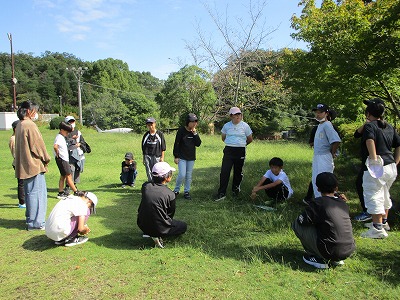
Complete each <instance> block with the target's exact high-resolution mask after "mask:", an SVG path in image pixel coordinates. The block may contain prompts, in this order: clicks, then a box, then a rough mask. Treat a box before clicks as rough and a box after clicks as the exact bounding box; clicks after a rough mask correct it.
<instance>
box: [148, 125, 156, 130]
mask: <svg viewBox="0 0 400 300" xmlns="http://www.w3.org/2000/svg"><path fill="white" fill-rule="evenodd" d="M146 126H147V129H148V130H150V131H154V130H155V129H156V123H146Z"/></svg>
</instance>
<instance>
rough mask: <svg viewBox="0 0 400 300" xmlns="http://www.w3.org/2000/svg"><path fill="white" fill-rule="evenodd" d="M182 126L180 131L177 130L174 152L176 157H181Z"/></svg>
mask: <svg viewBox="0 0 400 300" xmlns="http://www.w3.org/2000/svg"><path fill="white" fill-rule="evenodd" d="M181 128H182V127H180V128H179V129H178V131H177V132H176V136H175V142H174V150H173V154H174V158H179V156H180V155H179V144H180V142H181V140H182V130H181Z"/></svg>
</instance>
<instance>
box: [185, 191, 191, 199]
mask: <svg viewBox="0 0 400 300" xmlns="http://www.w3.org/2000/svg"><path fill="white" fill-rule="evenodd" d="M183 198H185V199H186V200H192V197H190V194H189V192H185V193H184V194H183Z"/></svg>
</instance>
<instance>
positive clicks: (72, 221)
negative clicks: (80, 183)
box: [45, 191, 98, 247]
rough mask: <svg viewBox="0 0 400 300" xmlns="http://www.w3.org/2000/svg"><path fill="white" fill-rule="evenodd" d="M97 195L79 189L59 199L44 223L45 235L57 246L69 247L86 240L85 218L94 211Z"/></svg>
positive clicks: (88, 230) (86, 227) (87, 231)
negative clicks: (75, 192)
mask: <svg viewBox="0 0 400 300" xmlns="http://www.w3.org/2000/svg"><path fill="white" fill-rule="evenodd" d="M97 202H98V199H97V196H96V195H95V194H93V193H91V192H85V191H80V192H78V193H77V195H70V196H68V197H67V198H64V199H61V200H60V201H59V202H58V203H57V204H56V205H55V206H54V208H53V210H52V211H51V213H50V215H49V217H48V219H47V221H46V225H45V230H46V235H47V237H48V238H49V239H52V240H53V241H54V242H55V244H56V245H58V246H62V245H64V246H66V247H71V246H75V245H79V244H83V243H85V242H87V240H88V237H86V236H85V235H87V234H88V233H89V232H90V229H89V227H88V225H87V224H86V223H87V220H88V218H89V216H90V215H91V214H93V213H95V207H96V206H97Z"/></svg>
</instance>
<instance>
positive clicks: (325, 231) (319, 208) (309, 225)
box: [292, 172, 356, 269]
mask: <svg viewBox="0 0 400 300" xmlns="http://www.w3.org/2000/svg"><path fill="white" fill-rule="evenodd" d="M316 184H317V187H318V190H319V191H320V192H321V194H322V196H321V197H318V198H315V200H314V201H310V202H309V203H308V205H307V207H306V209H305V211H304V212H303V213H302V214H301V215H299V216H298V217H297V219H296V220H295V221H294V222H293V224H292V228H293V231H294V233H295V234H296V236H297V237H298V238H299V239H300V242H301V244H302V245H303V247H304V250H305V252H306V253H305V254H304V256H303V260H304V262H305V263H307V264H309V265H311V266H314V267H316V268H319V269H327V268H329V267H330V266H339V265H343V264H344V262H343V260H344V259H346V258H348V257H349V256H350V255H351V254H352V253H353V252H354V250H355V248H356V246H355V241H354V238H353V228H352V226H351V220H350V216H349V207H348V206H347V204H346V202H345V201H346V198H345V197H344V195H339V194H337V193H336V192H337V189H338V182H337V179H336V176H335V175H334V174H333V173H330V172H322V173H320V174H318V175H317V178H316Z"/></svg>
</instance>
